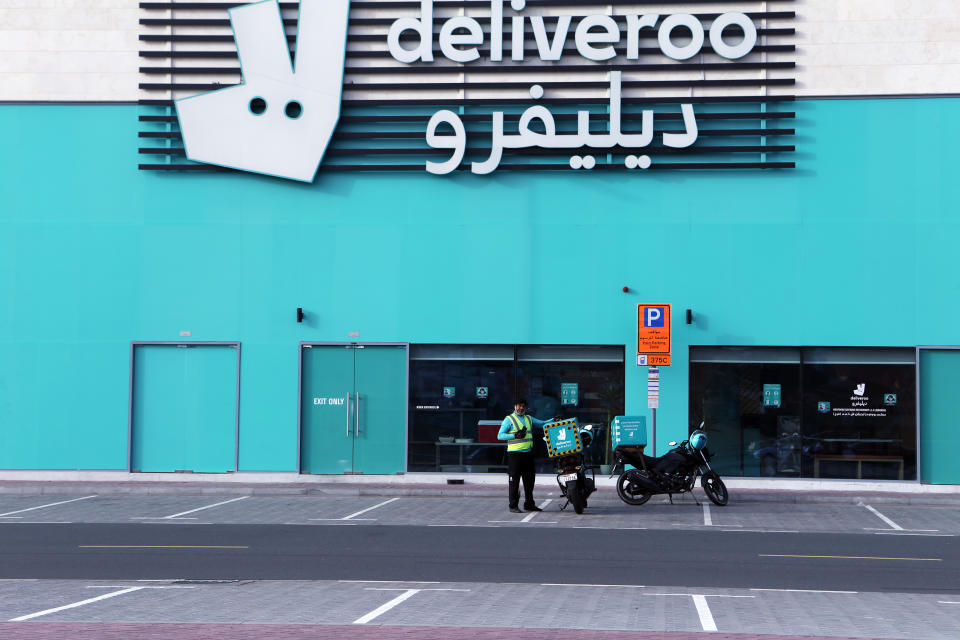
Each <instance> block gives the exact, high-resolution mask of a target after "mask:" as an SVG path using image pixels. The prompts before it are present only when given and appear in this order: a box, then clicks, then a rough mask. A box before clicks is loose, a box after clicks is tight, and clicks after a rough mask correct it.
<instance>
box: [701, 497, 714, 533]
mask: <svg viewBox="0 0 960 640" xmlns="http://www.w3.org/2000/svg"><path fill="white" fill-rule="evenodd" d="M703 525H704V526H705V527H712V526H713V517H712V516H711V515H710V505H709V504H707V503H706V502H704V503H703Z"/></svg>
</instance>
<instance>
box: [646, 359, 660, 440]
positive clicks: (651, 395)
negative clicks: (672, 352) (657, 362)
mask: <svg viewBox="0 0 960 640" xmlns="http://www.w3.org/2000/svg"><path fill="white" fill-rule="evenodd" d="M659 407H660V368H659V367H648V368H647V408H648V409H650V413H651V420H650V455H651V456H655V455H657V409H658V408H659Z"/></svg>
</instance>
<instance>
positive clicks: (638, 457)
mask: <svg viewBox="0 0 960 640" xmlns="http://www.w3.org/2000/svg"><path fill="white" fill-rule="evenodd" d="M613 453H614V455H615V456H617V457H618V458H620V459H622V460H623V461H624V462H626V463H627V464H630V465H633V466H634V467H636V468H637V469H644V468H646V469H654V468H656V466H657V464H658V463H659V462H662V461H663V460H664V459H665V458H666V457H667V456H668V455H670V452H667V453H665V454H664V455H662V456H658V457H656V458H653V457H651V456H648V455H647V454H645V453H640V452H639V451H631V450H629V449H622V448H621V447H617V448H616V449H614V451H613Z"/></svg>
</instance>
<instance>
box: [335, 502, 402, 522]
mask: <svg viewBox="0 0 960 640" xmlns="http://www.w3.org/2000/svg"><path fill="white" fill-rule="evenodd" d="M399 499H400V498H390V499H389V500H384V501H383V502H381V503H380V504H375V505H373V506H372V507H367V508H366V509H361V510H360V511H357V512H356V513H351V514H350V515H348V516H344V517H342V518H340V519H341V520H350V519H352V518H355V517H357V516H360V515H363V514H365V513H366V512H367V511H373V510H374V509H376V508H377V507H382V506H383V505H385V504H390V503H391V502H396V501H397V500H399Z"/></svg>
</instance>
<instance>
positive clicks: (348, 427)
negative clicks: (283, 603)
mask: <svg viewBox="0 0 960 640" xmlns="http://www.w3.org/2000/svg"><path fill="white" fill-rule="evenodd" d="M347 437H348V438H349V437H350V393H347Z"/></svg>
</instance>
